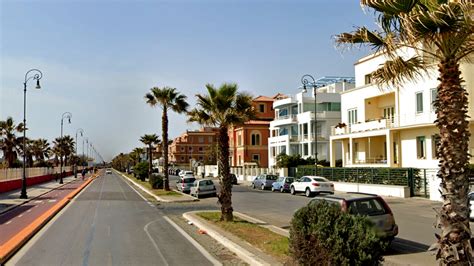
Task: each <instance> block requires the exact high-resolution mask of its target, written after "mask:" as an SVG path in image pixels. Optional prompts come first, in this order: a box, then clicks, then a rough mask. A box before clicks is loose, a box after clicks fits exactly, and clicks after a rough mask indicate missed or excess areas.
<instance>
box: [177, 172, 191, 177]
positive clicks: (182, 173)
mask: <svg viewBox="0 0 474 266" xmlns="http://www.w3.org/2000/svg"><path fill="white" fill-rule="evenodd" d="M179 176H180V177H183V176H187V177H194V173H193V171H180V172H179Z"/></svg>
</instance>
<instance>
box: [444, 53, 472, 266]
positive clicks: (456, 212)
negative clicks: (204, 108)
mask: <svg viewBox="0 0 474 266" xmlns="http://www.w3.org/2000/svg"><path fill="white" fill-rule="evenodd" d="M438 67H439V69H438V71H439V73H440V78H439V80H440V81H441V83H440V85H439V86H438V100H437V102H436V103H435V106H436V108H437V120H436V125H437V127H438V128H439V131H440V145H439V147H438V148H437V151H436V152H437V154H438V156H439V166H440V169H439V171H438V177H439V178H441V193H442V199H443V207H442V208H441V211H440V213H439V217H438V227H439V228H441V231H442V232H441V236H437V238H438V244H439V250H438V254H437V256H436V257H437V258H441V262H442V263H443V264H450V265H451V264H452V265H454V264H456V265H465V264H468V263H469V262H471V263H472V261H473V257H472V247H471V244H470V238H471V230H470V228H469V210H468V197H467V196H468V192H469V180H468V176H467V169H468V168H467V166H468V163H469V154H468V147H469V137H470V133H469V128H468V127H469V122H468V120H467V115H466V113H467V106H468V99H467V92H466V90H465V89H464V88H463V87H461V83H462V79H461V78H460V74H461V72H460V71H459V64H458V63H457V62H456V61H455V60H453V59H448V60H445V61H442V62H441V63H440V64H439V66H438Z"/></svg>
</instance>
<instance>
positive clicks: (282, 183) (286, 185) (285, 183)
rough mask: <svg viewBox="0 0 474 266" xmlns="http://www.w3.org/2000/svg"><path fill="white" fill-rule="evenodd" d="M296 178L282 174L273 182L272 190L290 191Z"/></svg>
mask: <svg viewBox="0 0 474 266" xmlns="http://www.w3.org/2000/svg"><path fill="white" fill-rule="evenodd" d="M294 180H295V179H294V178H293V177H288V176H280V177H279V178H278V179H277V181H275V182H274V183H273V184H272V191H280V192H281V193H283V192H288V191H290V185H291V183H293V181H294Z"/></svg>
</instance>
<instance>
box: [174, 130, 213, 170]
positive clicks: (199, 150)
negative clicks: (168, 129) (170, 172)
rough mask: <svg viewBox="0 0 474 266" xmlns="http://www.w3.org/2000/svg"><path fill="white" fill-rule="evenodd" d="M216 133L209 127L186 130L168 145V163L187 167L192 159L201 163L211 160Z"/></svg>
mask: <svg viewBox="0 0 474 266" xmlns="http://www.w3.org/2000/svg"><path fill="white" fill-rule="evenodd" d="M217 133H218V129H217V128H211V127H204V128H201V129H199V130H187V131H186V132H184V133H183V134H181V136H179V137H177V138H175V139H174V140H173V142H172V143H171V144H170V145H169V147H168V157H169V162H170V163H171V164H175V165H180V164H181V165H185V164H188V165H189V163H190V161H192V159H194V160H195V161H196V162H201V163H206V162H208V161H210V160H212V159H213V158H211V157H212V156H210V153H211V151H210V150H211V149H212V148H213V147H212V146H213V145H214V144H215V143H216V142H217Z"/></svg>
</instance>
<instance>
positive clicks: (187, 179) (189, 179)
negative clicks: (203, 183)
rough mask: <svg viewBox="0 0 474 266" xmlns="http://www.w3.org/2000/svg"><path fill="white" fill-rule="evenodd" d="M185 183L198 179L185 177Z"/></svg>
mask: <svg viewBox="0 0 474 266" xmlns="http://www.w3.org/2000/svg"><path fill="white" fill-rule="evenodd" d="M183 180H184V181H183V183H194V181H196V178H184V179H183Z"/></svg>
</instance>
